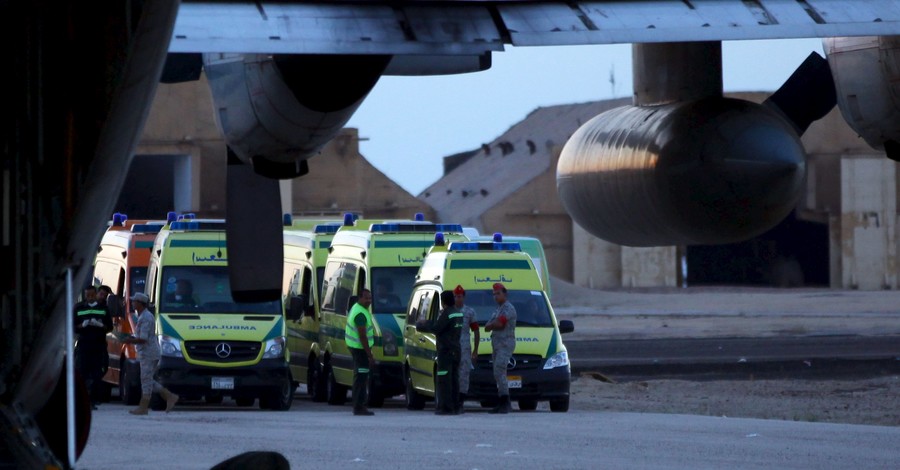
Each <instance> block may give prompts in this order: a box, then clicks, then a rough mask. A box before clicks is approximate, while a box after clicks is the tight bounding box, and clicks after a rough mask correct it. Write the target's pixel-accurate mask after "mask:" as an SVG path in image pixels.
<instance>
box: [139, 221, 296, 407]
mask: <svg viewBox="0 0 900 470" xmlns="http://www.w3.org/2000/svg"><path fill="white" fill-rule="evenodd" d="M147 288H148V293H149V295H150V301H151V303H152V304H153V305H154V306H155V309H156V332H157V334H158V335H159V343H160V349H161V353H162V357H161V359H160V363H159V372H158V380H159V382H160V383H161V384H162V385H163V386H165V387H167V388H168V389H169V390H171V391H173V392H175V393H177V394H179V395H183V396H185V397H187V398H200V397H201V396H202V397H204V398H205V399H206V400H207V402H211V403H218V402H221V400H222V397H223V396H231V397H232V398H234V400H235V401H236V402H237V404H238V405H239V406H250V405H252V404H253V403H254V401H255V400H256V399H257V398H258V399H259V406H260V408H263V409H272V410H286V409H289V408H290V406H291V402H292V400H293V397H294V389H295V388H296V386H297V384H296V382H294V381H293V380H292V378H291V373H290V369H289V367H288V357H289V356H288V354H289V353H288V349H287V347H286V345H285V322H284V312H283V308H282V307H283V306H282V304H281V302H278V301H272V302H260V303H238V302H235V301H234V300H233V299H232V297H231V288H230V284H229V273H228V250H227V247H226V244H225V223H224V221H222V220H182V221H177V222H173V223H171V224H169V225H167V226H166V227H164V228H163V229H162V230H161V231H160V233H159V235H157V238H156V241H155V243H154V245H153V253H152V255H151V258H150V266H149V271H148V274H147Z"/></svg>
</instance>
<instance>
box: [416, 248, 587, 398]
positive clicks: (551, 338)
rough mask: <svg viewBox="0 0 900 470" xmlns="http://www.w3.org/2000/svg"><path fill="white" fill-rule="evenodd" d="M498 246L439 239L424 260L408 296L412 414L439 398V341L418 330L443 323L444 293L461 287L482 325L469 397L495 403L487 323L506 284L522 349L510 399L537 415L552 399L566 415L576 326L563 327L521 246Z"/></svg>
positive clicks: (514, 364)
mask: <svg viewBox="0 0 900 470" xmlns="http://www.w3.org/2000/svg"><path fill="white" fill-rule="evenodd" d="M498 235H499V234H498ZM494 240H495V241H492V242H484V241H482V242H450V243H449V246H444V241H443V240H436V242H435V246H434V248H432V249H431V250H430V252H429V253H428V255H427V257H426V258H425V261H424V263H423V264H422V268H421V269H420V271H419V274H418V276H417V278H416V279H417V280H416V284H415V287H414V289H413V292H412V296H411V298H410V302H409V307H408V310H407V317H406V322H405V323H406V327H405V330H404V336H403V339H404V343H405V355H404V363H403V377H404V382H405V389H406V400H407V407H408V408H409V409H422V407H424V404H425V401H426V400H428V399H431V398H433V397H434V395H435V380H434V377H435V370H436V363H437V362H436V359H437V352H436V351H437V348H436V346H435V338H434V335H433V334H432V333H423V332H419V331H417V330H416V327H415V324H416V322H417V321H419V320H422V319H428V320H433V319H435V318H437V315H438V313H439V311H440V308H441V305H440V293H441V291H444V290H453V289H454V288H455V287H456V286H458V285H459V286H462V287H463V289H465V290H466V305H467V306H469V307H472V308H473V309H475V312H476V314H477V319H478V323H479V325H480V327H481V331H480V336H481V344H479V346H478V361H477V362H476V363H475V364H474V367H475V369H474V370H472V371H471V374H470V377H469V393H468V397H469V398H470V399H473V400H479V401H481V403H482V405H485V406H489V405H491V404H492V403H493V402H494V401H495V400H496V399H497V386H496V383H495V381H494V376H493V364H492V362H491V352H492V349H491V337H490V333H487V332H485V331H484V325H485V323H487V321H488V320H489V319H490V318H491V315H492V314H493V313H494V311H496V309H497V303H496V302H495V301H494V297H493V290H492V286H493V285H494V283H497V282H500V283H502V284H503V285H504V286H506V288H507V290H508V296H507V299H508V300H509V301H510V302H512V304H513V306H515V308H516V316H517V321H516V349H515V351H514V353H513V357H512V359H511V360H510V363H509V364H508V369H507V374H508V375H507V378H508V380H509V391H510V399H511V400H517V401H518V404H519V409H521V410H534V409H536V408H537V404H538V402H539V401H549V402H550V410H551V411H568V409H569V384H570V380H571V369H570V365H569V356H568V352H567V351H566V347H565V346H564V345H563V341H562V334H563V333H568V332H571V331H573V330H574V325H573V324H572V322H571V321H568V320H563V321H557V319H556V315H555V314H554V313H553V307H552V306H551V305H550V300H549V298H548V297H547V293H546V292H545V291H544V289H543V283H542V281H541V277H540V274H539V273H538V270H537V269H536V268H535V266H534V262H533V261H532V258H531V256H529V254H528V253H525V252H523V251H522V248H521V246H520V245H519V244H518V243H516V242H504V241H503V240H502V236H497V235H495V238H494ZM473 340H474V336H473Z"/></svg>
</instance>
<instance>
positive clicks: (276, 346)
mask: <svg viewBox="0 0 900 470" xmlns="http://www.w3.org/2000/svg"><path fill="white" fill-rule="evenodd" d="M264 349H265V351H266V352H264V353H263V359H276V358H279V357H282V356H284V336H279V337H277V338H272V339H270V340H268V341H266V344H265V346H264Z"/></svg>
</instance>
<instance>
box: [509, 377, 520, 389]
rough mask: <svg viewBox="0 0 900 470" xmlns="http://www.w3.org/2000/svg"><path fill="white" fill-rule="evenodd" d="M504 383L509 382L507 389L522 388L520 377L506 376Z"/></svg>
mask: <svg viewBox="0 0 900 470" xmlns="http://www.w3.org/2000/svg"><path fill="white" fill-rule="evenodd" d="M506 381H507V382H509V388H522V376H520V375H507V376H506Z"/></svg>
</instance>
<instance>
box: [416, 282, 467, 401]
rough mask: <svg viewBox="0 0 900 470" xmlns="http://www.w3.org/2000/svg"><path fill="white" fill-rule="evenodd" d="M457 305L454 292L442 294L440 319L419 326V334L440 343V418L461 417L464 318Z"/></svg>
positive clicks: (438, 344) (438, 350)
mask: <svg viewBox="0 0 900 470" xmlns="http://www.w3.org/2000/svg"><path fill="white" fill-rule="evenodd" d="M455 303H456V300H455V299H454V297H453V291H449V290H446V291H444V292H441V306H442V307H444V309H443V310H441V313H440V314H439V315H438V317H437V319H436V320H434V321H432V322H429V321H427V320H420V321H419V322H418V323H416V330H418V331H425V332H428V331H430V332H432V333H434V336H435V340H436V342H437V383H436V385H437V390H435V392H436V393H435V401H436V402H437V404H436V406H435V408H436V410H435V412H434V414H437V415H450V414H459V355H460V352H459V351H460V350H459V335H460V331H461V330H462V323H463V314H462V313H461V312H460V311H459V310H457V308H456V306H455V305H454V304H455Z"/></svg>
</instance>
